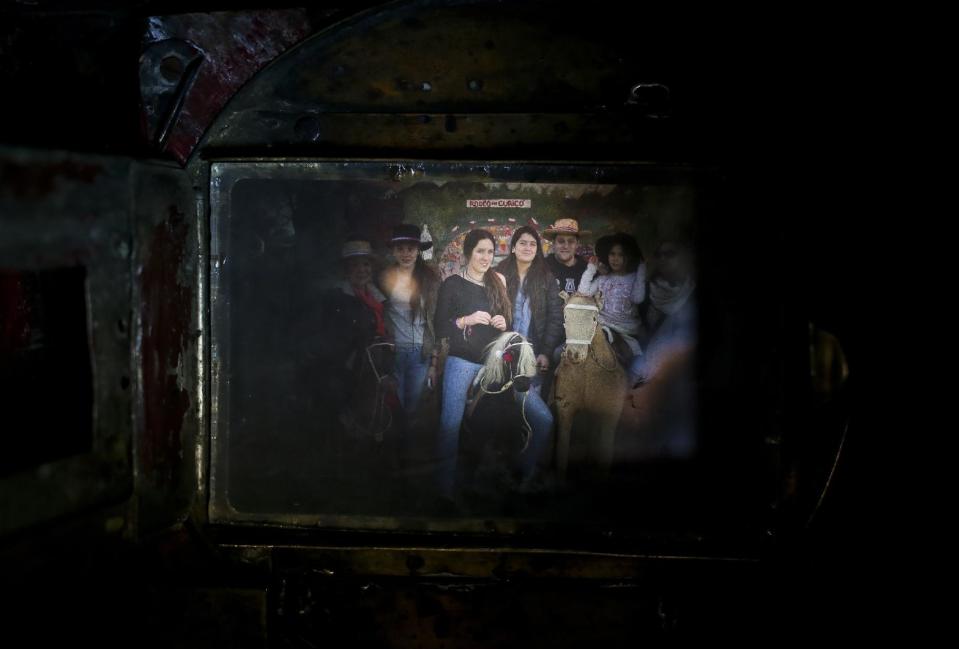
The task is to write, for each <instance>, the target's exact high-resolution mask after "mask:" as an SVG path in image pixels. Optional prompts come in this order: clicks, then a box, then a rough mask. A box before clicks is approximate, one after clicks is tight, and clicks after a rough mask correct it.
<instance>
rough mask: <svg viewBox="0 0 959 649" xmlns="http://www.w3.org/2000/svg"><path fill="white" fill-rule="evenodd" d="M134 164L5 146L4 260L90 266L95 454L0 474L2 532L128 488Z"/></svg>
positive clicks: (33, 265) (0, 245)
mask: <svg viewBox="0 0 959 649" xmlns="http://www.w3.org/2000/svg"><path fill="white" fill-rule="evenodd" d="M131 164H132V163H131V161H129V160H126V159H119V158H103V157H96V156H79V155H71V154H66V153H58V152H37V151H25V150H16V149H4V150H2V151H0V213H2V214H3V218H2V219H0V266H2V267H4V268H7V269H20V270H41V269H48V268H63V267H77V266H81V267H83V268H84V269H85V270H86V301H87V311H88V313H87V318H88V329H89V353H90V358H91V366H92V370H93V394H94V401H93V442H92V452H90V453H86V454H81V455H77V456H74V457H70V458H66V459H63V460H59V461H55V462H51V463H47V464H43V465H41V466H39V467H36V468H35V469H34V470H31V471H23V472H21V473H18V474H16V475H13V476H11V477H9V478H7V479H5V480H3V482H2V484H0V487H2V488H0V531H2V532H9V531H12V530H17V529H22V528H24V527H27V526H29V525H32V524H34V523H37V522H41V521H49V520H52V519H54V518H56V517H58V516H63V515H66V514H70V513H75V512H77V511H80V510H82V509H83V508H86V507H90V506H92V505H94V504H100V503H110V502H116V501H117V500H119V499H122V498H123V497H125V496H126V495H128V494H129V493H130V491H131V490H132V481H131V464H130V458H129V455H130V443H131V419H130V407H131V385H132V378H131V369H132V368H131V364H130V344H131V340H130V328H129V322H130V316H131V303H130V284H131V274H130V254H131V233H130V213H129V190H128V187H129V175H130V168H131ZM11 434H29V431H16V433H14V431H11Z"/></svg>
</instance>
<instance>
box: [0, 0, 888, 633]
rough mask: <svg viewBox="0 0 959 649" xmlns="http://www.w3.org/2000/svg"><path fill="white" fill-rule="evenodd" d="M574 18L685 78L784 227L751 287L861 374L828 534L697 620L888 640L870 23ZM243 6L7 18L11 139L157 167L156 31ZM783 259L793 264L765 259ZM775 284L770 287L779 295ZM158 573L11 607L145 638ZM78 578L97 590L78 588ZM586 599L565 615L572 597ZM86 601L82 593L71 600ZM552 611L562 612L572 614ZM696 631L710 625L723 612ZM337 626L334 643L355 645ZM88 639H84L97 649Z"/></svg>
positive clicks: (828, 18) (30, 5) (44, 622)
mask: <svg viewBox="0 0 959 649" xmlns="http://www.w3.org/2000/svg"><path fill="white" fill-rule="evenodd" d="M371 4H372V3H323V4H322V5H318V6H315V7H313V8H310V9H309V10H308V11H309V13H310V15H311V17H312V18H313V20H314V21H315V23H316V24H318V25H322V24H328V23H330V22H332V21H333V20H335V19H337V18H338V17H342V16H347V15H349V14H351V13H353V12H354V11H356V10H358V9H362V8H365V7H366V6H369V5H371ZM563 6H564V7H566V5H565V4H564V5H563ZM569 7H570V8H569V9H567V10H569V11H579V12H582V14H583V16H584V20H589V21H600V22H604V23H606V24H608V28H609V29H610V33H611V37H614V36H615V37H618V38H625V37H628V36H630V35H635V37H634V39H635V43H636V47H637V50H638V51H639V52H642V53H645V54H648V55H649V56H652V57H656V58H657V60H659V61H662V62H663V65H665V66H667V67H670V66H671V69H672V70H673V71H674V72H675V73H676V76H677V77H678V78H681V79H685V80H686V84H685V86H684V87H685V88H686V89H687V90H686V95H685V96H684V98H683V101H682V102H681V110H686V111H688V112H689V117H690V123H692V124H695V133H696V137H697V138H698V139H699V141H700V142H701V144H702V146H703V149H704V150H708V151H709V152H710V153H709V155H708V156H707V157H710V158H713V159H717V158H718V159H720V160H721V161H722V162H723V164H724V165H725V166H726V168H727V169H728V170H729V173H730V175H731V176H732V177H733V179H734V181H735V184H736V186H737V187H739V188H742V190H743V191H748V192H750V194H751V197H752V198H753V199H754V200H752V201H750V205H752V206H753V207H749V208H747V209H748V210H750V211H751V212H750V213H749V214H747V215H745V216H747V217H748V218H752V219H772V220H776V221H778V222H779V223H780V225H781V228H780V230H781V240H780V241H777V242H767V241H757V240H750V239H748V238H746V239H743V240H742V241H741V246H738V249H737V250H730V251H729V254H731V255H737V257H738V258H739V259H740V260H741V261H744V263H743V264H742V267H743V268H744V269H746V271H748V270H750V269H751V270H752V273H747V274H744V276H743V278H742V279H743V281H744V282H755V284H756V286H757V290H778V291H784V292H786V293H787V294H788V295H790V296H791V297H792V298H794V301H793V303H794V305H795V307H796V310H797V312H798V313H800V314H806V315H808V317H809V318H810V319H812V320H813V321H814V322H816V323H817V324H818V325H819V326H821V327H823V328H825V329H827V330H829V331H831V332H833V333H835V334H836V335H838V336H839V338H840V340H841V341H842V344H843V347H844V350H845V351H846V354H847V356H848V358H849V362H850V365H851V367H852V371H853V374H852V378H851V382H850V394H851V398H852V402H853V406H854V409H853V412H854V416H853V419H852V423H851V425H850V429H849V436H848V438H847V441H846V446H845V449H844V453H845V455H844V457H843V462H842V464H841V465H840V468H839V471H838V472H837V474H836V476H835V481H834V484H833V492H832V493H831V494H830V497H829V499H828V500H827V501H826V502H825V503H824V507H823V509H822V511H821V512H820V514H819V520H818V521H817V526H816V527H815V529H813V530H812V531H810V532H809V533H808V534H805V535H802V536H801V537H800V540H801V543H799V542H797V543H798V544H797V546H796V547H786V548H783V549H782V552H781V553H780V554H778V555H777V556H778V557H779V558H778V559H777V560H776V561H774V562H773V563H774V567H773V569H772V571H771V573H770V575H771V576H767V578H766V579H765V580H760V581H759V582H754V585H756V588H755V589H752V590H751V591H750V592H749V593H748V596H747V595H745V594H744V593H743V591H742V590H741V589H740V588H739V587H738V586H737V585H736V584H735V583H732V582H733V581H735V580H730V582H729V583H728V584H727V586H726V587H723V586H720V587H717V589H716V590H715V591H710V592H709V596H708V597H706V596H704V597H705V600H704V603H702V610H710V609H712V608H714V609H715V610H716V611H719V612H717V613H713V614H712V615H713V616H718V615H722V616H724V617H723V623H722V624H721V625H720V628H723V629H726V630H730V631H736V632H742V631H743V630H745V629H748V630H750V631H751V632H758V631H760V630H762V631H763V632H765V634H767V635H766V637H768V638H776V637H782V636H793V635H799V636H802V635H808V636H809V637H811V638H816V637H821V636H822V635H824V634H828V633H832V632H833V631H835V630H837V629H839V630H841V631H843V632H845V633H847V634H851V635H854V636H858V635H861V634H869V633H875V632H879V633H882V632H883V631H884V630H885V629H886V628H887V627H888V626H891V625H893V624H895V619H894V617H886V616H884V614H883V613H882V612H883V611H886V610H887V607H888V605H889V602H888V600H887V596H886V593H887V590H886V588H884V586H885V585H886V584H888V583H889V581H890V580H891V576H890V572H891V569H890V560H889V558H888V556H887V557H886V558H885V559H884V560H883V561H879V560H878V559H877V554H878V553H877V548H879V547H881V546H883V545H884V544H885V543H887V542H888V541H887V540H886V539H888V537H889V536H890V535H891V534H892V533H895V532H896V531H897V529H896V528H897V525H898V524H897V522H896V520H895V519H893V518H891V517H890V507H889V505H888V503H887V502H886V501H884V500H882V499H881V498H880V496H879V493H880V490H879V488H878V484H879V481H878V480H877V479H876V478H877V471H876V469H873V468H872V464H873V460H874V458H873V451H874V449H875V448H876V447H877V445H878V444H879V439H880V437H881V435H882V434H883V433H882V432H881V431H882V428H881V426H879V425H878V422H877V415H876V414H871V412H870V409H869V408H867V407H866V403H867V399H866V398H865V394H866V384H867V381H866V380H864V377H868V376H871V375H873V373H874V372H875V370H876V369H877V368H876V367H875V366H873V364H872V362H871V360H870V359H871V354H870V350H871V349H872V348H873V346H874V345H873V343H874V340H875V338H876V337H877V336H876V334H875V333H873V334H872V335H869V332H870V331H872V329H871V327H873V326H875V325H874V319H875V314H876V313H877V312H880V311H881V309H882V307H883V306H884V305H883V304H882V303H877V302H876V301H875V297H874V296H875V289H874V288H871V287H873V286H874V285H875V283H876V281H877V273H878V274H881V273H892V272H895V271H893V270H891V269H890V268H888V267H887V266H885V265H882V266H877V264H876V262H877V256H878V255H879V254H880V253H881V252H882V250H881V249H880V248H879V245H878V244H877V243H876V241H877V236H876V234H875V232H876V229H877V228H876V224H875V219H876V216H877V214H878V212H877V208H876V202H877V198H881V197H877V196H876V195H875V194H874V193H872V192H871V191H870V190H869V189H868V188H869V187H870V186H871V182H870V174H871V172H870V171H868V169H869V165H868V164H867V163H868V162H869V161H870V160H871V159H873V157H874V154H875V145H874V144H872V143H873V141H874V135H875V131H874V123H873V120H874V118H873V116H872V115H873V105H871V104H868V103H867V102H866V101H865V100H864V98H863V97H864V96H868V95H870V94H872V93H871V92H868V91H869V89H870V88H871V86H872V82H873V79H874V78H875V77H876V76H877V75H878V74H879V72H880V71H879V70H877V66H878V65H879V63H878V61H877V58H876V49H875V48H874V47H872V46H871V45H870V44H869V43H867V42H866V41H865V40H864V39H863V38H862V34H863V32H864V31H867V30H868V26H867V25H865V24H864V20H863V18H862V17H861V16H852V15H848V16H847V15H840V14H837V13H836V11H835V10H834V9H832V8H829V9H828V10H827V9H826V8H819V7H815V6H808V7H803V8H802V10H801V12H800V10H799V9H796V10H795V12H793V11H787V10H786V9H783V10H780V11H779V12H778V13H777V12H774V11H772V10H765V11H764V10H750V11H746V10H745V9H743V10H732V9H728V8H723V9H715V10H707V12H706V13H702V12H700V11H699V10H697V11H692V10H689V11H686V12H681V11H675V12H672V13H670V12H667V11H665V10H662V9H659V8H655V7H650V8H640V9H637V10H635V12H634V13H632V14H629V15H623V14H621V13H617V12H614V10H613V8H612V7H613V5H612V4H607V3H602V2H600V3H596V2H592V3H582V4H579V5H575V4H572V5H569ZM245 8H260V5H259V4H258V3H245V2H234V3H220V2H200V3H178V2H163V1H156V2H146V1H144V2H138V3H136V2H135V3H119V2H87V3H81V4H80V5H78V4H77V3H59V2H46V1H44V0H37V1H36V2H34V1H29V0H24V1H9V0H8V1H5V2H3V4H2V5H0V88H2V89H3V91H2V95H3V99H2V100H0V111H2V120H0V143H2V144H4V145H14V146H23V147H39V148H51V149H59V150H68V151H78V152H89V153H102V154H111V155H125V156H132V157H138V158H139V157H143V158H148V157H149V158H154V157H163V154H162V153H160V152H158V151H156V150H155V149H153V148H152V147H151V146H150V144H149V142H148V141H147V139H146V138H145V137H144V136H143V135H142V132H141V128H140V117H139V89H138V80H137V70H138V56H139V53H140V48H141V39H142V36H143V33H144V26H145V21H146V18H147V17H148V16H151V15H158V14H167V13H180V12H184V11H190V12H199V11H213V10H223V9H229V10H237V9H245ZM556 10H558V8H557V9H556ZM753 212H754V213H753ZM747 220H748V219H747ZM773 244H774V245H773ZM772 250H775V251H776V252H777V253H781V254H775V255H774V254H771V253H770V251H772ZM748 259H752V260H753V261H752V262H751V263H750V262H748V261H746V260H748ZM771 267H773V268H774V269H775V272H773V273H771V272H770V268H771ZM770 276H774V277H775V278H776V280H775V281H774V282H772V281H769V280H768V278H769V277H770ZM764 278H765V279H764ZM867 314H868V317H867ZM871 411H872V413H875V412H876V409H875V408H872V409H871ZM38 535H42V531H41V532H38ZM38 540H42V536H38ZM140 560H141V559H139V558H138V559H137V561H140ZM98 562H99V563H98ZM157 565H158V564H156V563H149V570H147V571H145V572H144V573H142V579H141V578H137V576H136V575H135V574H131V572H130V571H128V570H127V565H126V564H124V563H122V562H120V563H118V562H117V560H116V557H107V556H105V555H103V556H101V555H100V554H99V553H97V552H94V553H92V554H91V555H89V556H87V563H86V564H85V565H78V564H77V563H76V562H73V563H65V564H64V565H62V566H58V567H57V568H56V570H50V571H47V572H43V573H42V574H43V575H44V579H45V580H46V581H45V583H43V584H38V583H37V582H34V583H33V584H27V585H26V586H24V585H22V584H21V587H22V590H19V591H15V592H14V593H13V594H14V595H15V596H16V595H17V594H18V593H19V594H20V597H18V599H19V601H20V604H19V605H20V609H13V610H20V611H26V617H23V618H22V619H21V620H20V621H21V624H22V626H23V628H24V629H25V630H26V631H27V632H32V633H36V634H39V635H42V634H43V633H45V632H48V631H49V625H50V624H57V623H58V622H60V623H63V624H65V625H66V626H67V627H70V625H72V627H73V628H76V629H85V628H88V627H90V626H91V625H92V622H90V620H94V619H96V620H98V623H97V624H98V625H99V624H100V623H101V622H103V621H105V620H104V618H103V617H99V616H101V615H103V612H102V611H101V610H100V608H99V607H96V608H92V607H91V606H90V605H82V604H78V605H74V606H72V607H60V608H58V607H52V608H51V606H50V602H51V601H53V602H60V601H63V599H65V597H66V596H64V595H63V594H62V593H63V592H64V588H67V592H69V593H70V601H71V602H73V601H74V599H73V597H72V596H73V595H82V594H83V593H84V592H85V591H86V589H89V590H90V592H92V593H94V594H100V593H99V590H98V588H97V586H96V585H94V584H93V583H92V582H91V581H89V580H91V579H92V580H94V581H95V580H100V581H101V582H103V583H105V584H107V586H104V587H103V590H104V591H107V590H109V594H110V595H112V596H113V597H112V598H110V599H108V600H107V601H108V602H109V603H110V604H111V605H112V606H113V608H112V609H109V610H110V611H112V613H110V614H109V615H108V618H107V619H109V617H111V616H112V617H115V618H116V619H120V618H121V617H125V619H126V621H122V622H120V623H119V625H118V627H117V628H118V633H119V634H120V635H123V634H124V633H126V634H134V635H135V634H137V633H138V632H140V629H141V626H140V625H139V624H138V623H137V621H140V620H143V619H145V618H144V616H143V613H142V611H141V610H138V609H136V608H135V605H134V604H132V603H130V602H123V601H119V600H120V599H121V597H122V595H121V594H122V593H124V592H133V593H140V594H143V593H148V592H149V593H152V592H153V590H152V588H153V587H152V585H151V584H152V583H153V582H151V579H153V580H160V579H161V578H160V575H161V574H162V570H160V569H158V568H157ZM98 566H99V567H98ZM151 570H152V571H153V572H151ZM77 579H80V580H88V581H86V582H85V583H86V585H83V584H80V585H78V583H77V582H76V580H77ZM70 582H72V584H71V585H69V586H67V585H66V584H68V583H70ZM403 588H406V586H402V587H398V589H397V591H396V592H397V593H399V592H401V591H402V589H403ZM537 588H539V587H538V586H537ZM764 589H765V590H764ZM534 590H535V588H534ZM507 592H510V593H512V595H511V596H512V597H514V598H520V599H521V598H523V597H529V598H531V599H532V600H534V601H535V600H536V599H537V598H536V597H535V594H534V595H530V591H529V589H527V590H523V589H519V588H518V589H515V590H513V591H507ZM576 592H577V591H575V590H574V591H573V594H572V595H570V598H569V599H567V600H566V601H567V602H572V601H573V600H578V595H576ZM56 593H60V594H59V595H57V594H56ZM580 594H582V593H580ZM164 597H165V596H162V597H159V598H154V599H153V600H150V601H154V603H156V602H157V601H160V602H161V603H165V604H166V606H165V608H164V607H160V610H163V611H167V612H168V613H169V615H168V617H167V618H162V616H161V619H160V620H159V621H157V620H152V619H151V620H150V621H151V622H152V623H153V624H154V626H153V628H155V629H159V628H166V629H168V628H170V627H172V628H174V629H181V630H184V633H188V630H189V629H190V628H191V627H190V623H189V619H190V618H189V616H188V615H180V616H177V615H175V614H174V613H172V611H175V610H177V607H178V606H181V605H182V606H186V604H182V603H180V602H178V603H177V604H175V605H171V604H170V603H169V602H166V601H165V600H164ZM51 598H52V599H51ZM82 599H83V598H82V597H79V596H78V597H77V598H76V601H82ZM737 604H738V605H737ZM202 605H209V603H208V602H204V603H202ZM544 606H545V604H544ZM554 606H556V607H557V609H558V610H562V607H563V606H564V605H563V604H562V603H558V604H556V603H554ZM694 608H695V607H694ZM93 610H96V611H97V615H93V613H92V611H93ZM477 610H481V609H477ZM567 610H572V608H570V609H567ZM134 613H135V615H132V616H131V614H134ZM340 613H341V618H340V619H341V620H344V619H345V620H360V621H362V620H364V619H366V618H361V617H359V616H358V613H357V611H356V610H354V611H346V612H344V611H341V612H340ZM476 615H477V616H479V615H481V613H479V612H477V613H476ZM490 615H491V619H502V618H495V616H496V615H498V614H496V613H491V614H490ZM50 616H52V617H53V619H50ZM737 616H741V617H739V618H738V619H736V618H737ZM147 617H149V616H147ZM702 619H704V620H706V619H708V620H711V621H714V620H712V617H710V615H704V616H703V617H702ZM131 620H132V621H131ZM174 620H179V622H178V623H172V621H174ZM183 620H188V621H187V622H183ZM168 623H169V624H168ZM178 624H179V626H178ZM344 624H345V623H341V624H340V625H339V626H337V625H336V624H334V625H333V627H331V628H334V629H339V632H341V633H342V634H343V637H348V636H349V633H350V631H349V630H347V628H346V626H343V625H344ZM502 624H503V626H504V627H505V628H514V627H515V628H519V627H522V626H523V625H524V624H529V620H524V619H513V620H512V621H510V620H509V619H507V621H506V622H503V623H502ZM98 628H99V627H98ZM644 628H645V627H644V626H643V623H640V622H637V623H636V625H635V626H634V628H632V629H626V630H624V633H625V632H627V631H628V632H629V633H641V632H642V631H643V629H644ZM94 633H95V632H94V631H90V634H91V636H92V635H93V634H94ZM166 633H168V634H175V632H174V631H169V630H167V631H166ZM747 635H751V633H747ZM95 637H99V633H97V635H96V636H95ZM161 637H162V634H161ZM194 637H195V638H199V637H200V634H196V635H195V636H194ZM581 637H582V636H581ZM127 638H129V635H127ZM168 639H169V640H171V641H172V642H173V644H174V645H176V644H180V645H187V644H190V642H189V641H187V640H185V639H184V636H183V635H180V636H176V635H173V637H172V638H168ZM117 640H119V638H117ZM154 641H156V640H154Z"/></svg>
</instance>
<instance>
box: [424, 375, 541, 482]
mask: <svg viewBox="0 0 959 649" xmlns="http://www.w3.org/2000/svg"><path fill="white" fill-rule="evenodd" d="M482 367H483V366H482V365H479V364H478V363H471V362H470V361H468V360H466V359H463V358H459V357H458V356H447V358H446V365H445V366H444V370H443V409H442V413H441V414H440V438H439V444H438V451H439V456H440V468H439V490H440V493H441V495H444V496H446V497H451V496H452V495H453V489H454V487H455V483H456V458H457V454H458V453H459V439H460V426H461V425H462V423H463V411H464V410H465V409H466V396H467V392H468V391H469V387H470V385H471V384H472V383H473V379H475V378H476V374H477V373H478V372H479V371H480V369H482ZM513 399H514V401H515V402H516V403H517V404H523V402H524V393H521V392H513ZM523 412H524V414H525V417H526V421H528V422H529V425H530V428H531V429H532V431H531V432H530V439H529V444H528V445H527V448H526V450H525V451H523V454H522V456H521V458H520V470H521V472H522V476H523V478H524V479H526V478H529V477H530V476H532V475H533V474H534V473H535V471H536V468H537V466H538V464H539V462H540V460H541V459H542V458H543V456H544V455H545V453H546V452H547V451H548V450H549V442H550V435H551V434H552V430H553V413H552V412H550V409H549V408H548V407H547V405H546V403H545V402H544V401H543V398H542V397H541V396H540V395H539V392H538V391H536V390H530V391H528V392H526V393H525V406H524V408H523Z"/></svg>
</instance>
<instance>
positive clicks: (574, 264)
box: [543, 219, 590, 295]
mask: <svg viewBox="0 0 959 649" xmlns="http://www.w3.org/2000/svg"><path fill="white" fill-rule="evenodd" d="M589 234H590V232H589V230H580V229H579V223H578V222H577V221H576V219H559V220H557V221H556V222H555V223H554V224H553V225H551V226H549V227H548V228H546V229H545V230H543V236H544V237H546V238H547V239H550V240H552V242H553V252H552V253H551V254H550V255H549V256H548V257H547V258H546V263H547V264H549V269H550V270H551V271H552V273H553V275H554V276H555V277H556V279H557V280H559V290H561V291H566V292H567V293H569V294H570V295H572V294H573V293H575V292H576V287H577V286H579V280H580V278H581V277H582V276H583V271H585V270H586V260H585V259H582V258H581V257H577V256H576V248H577V247H578V246H579V238H580V237H581V236H584V237H585V236H588V235H589Z"/></svg>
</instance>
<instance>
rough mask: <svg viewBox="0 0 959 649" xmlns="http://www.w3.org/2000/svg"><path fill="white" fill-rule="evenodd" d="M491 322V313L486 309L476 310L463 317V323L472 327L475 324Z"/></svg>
mask: <svg viewBox="0 0 959 649" xmlns="http://www.w3.org/2000/svg"><path fill="white" fill-rule="evenodd" d="M489 323H490V314H488V313H487V312H486V311H474V312H473V313H471V314H469V315H468V316H466V317H464V318H463V324H465V325H466V326H467V327H472V326H473V325H481V324H483V325H488V324H489Z"/></svg>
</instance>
